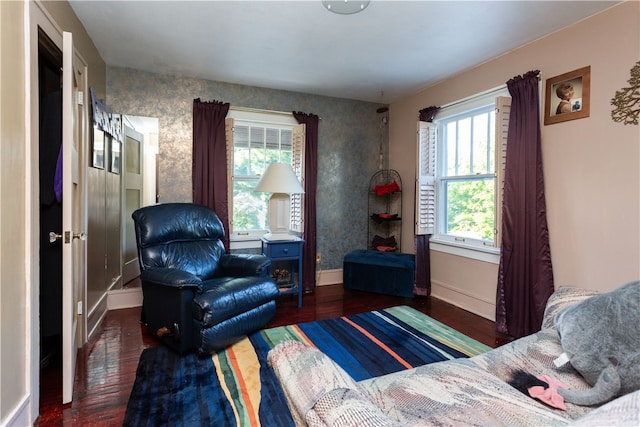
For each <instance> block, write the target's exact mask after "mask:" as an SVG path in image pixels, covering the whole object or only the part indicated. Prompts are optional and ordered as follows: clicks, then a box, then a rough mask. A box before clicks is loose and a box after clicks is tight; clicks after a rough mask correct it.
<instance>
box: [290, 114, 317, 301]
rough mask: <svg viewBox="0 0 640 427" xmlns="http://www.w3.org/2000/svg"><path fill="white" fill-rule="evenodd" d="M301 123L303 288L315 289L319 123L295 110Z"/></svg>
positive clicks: (315, 117) (313, 117)
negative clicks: (302, 155) (302, 134)
mask: <svg viewBox="0 0 640 427" xmlns="http://www.w3.org/2000/svg"><path fill="white" fill-rule="evenodd" d="M293 117H295V119H296V120H297V121H298V123H300V124H304V125H306V136H305V146H304V153H305V154H304V218H303V220H304V230H303V231H302V238H303V239H304V244H303V253H302V271H303V272H304V274H303V276H304V277H303V280H302V288H303V289H304V290H305V291H313V290H314V289H315V288H316V274H315V271H316V188H317V187H318V183H317V181H318V123H319V121H320V118H319V117H318V116H316V115H315V114H305V113H300V112H295V111H294V112H293Z"/></svg>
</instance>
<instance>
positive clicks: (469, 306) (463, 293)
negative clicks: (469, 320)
mask: <svg viewBox="0 0 640 427" xmlns="http://www.w3.org/2000/svg"><path fill="white" fill-rule="evenodd" d="M431 296H432V297H435V298H438V299H440V300H442V301H445V302H448V303H450V304H453V305H455V306H456V307H460V308H462V309H464V310H467V311H470V312H471V313H474V314H477V315H478V316H481V317H484V318H485V319H489V320H491V321H492V322H495V321H496V303H495V301H489V300H488V299H486V298H484V297H482V296H480V295H473V293H471V292H469V291H467V290H465V289H460V288H456V287H455V286H451V285H448V284H446V283H442V282H438V281H437V280H433V279H432V280H431Z"/></svg>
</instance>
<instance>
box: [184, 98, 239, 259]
mask: <svg viewBox="0 0 640 427" xmlns="http://www.w3.org/2000/svg"><path fill="white" fill-rule="evenodd" d="M229 107H230V104H229V103H223V102H221V101H205V102H203V101H201V100H200V98H197V99H194V100H193V151H192V157H193V158H192V172H191V173H192V189H193V195H192V199H193V203H196V204H199V205H204V206H207V207H209V208H211V209H213V210H214V211H215V212H216V213H217V214H218V217H219V218H220V220H221V221H222V225H223V227H224V232H225V235H224V239H223V242H224V246H225V250H226V251H227V252H229V248H230V247H229V231H230V230H229V202H228V199H227V193H228V186H227V144H226V140H225V118H226V117H227V113H228V112H229Z"/></svg>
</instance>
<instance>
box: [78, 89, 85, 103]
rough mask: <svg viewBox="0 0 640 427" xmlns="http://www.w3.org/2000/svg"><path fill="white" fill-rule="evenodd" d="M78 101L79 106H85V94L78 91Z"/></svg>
mask: <svg viewBox="0 0 640 427" xmlns="http://www.w3.org/2000/svg"><path fill="white" fill-rule="evenodd" d="M77 101H78V102H77V103H78V105H84V92H82V91H78V94H77Z"/></svg>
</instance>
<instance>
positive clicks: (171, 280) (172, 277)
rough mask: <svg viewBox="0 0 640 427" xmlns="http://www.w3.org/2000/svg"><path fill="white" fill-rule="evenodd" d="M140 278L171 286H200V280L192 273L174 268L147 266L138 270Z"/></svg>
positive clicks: (148, 281) (144, 280) (143, 280)
mask: <svg viewBox="0 0 640 427" xmlns="http://www.w3.org/2000/svg"><path fill="white" fill-rule="evenodd" d="M140 280H141V281H142V282H146V283H155V284H158V285H163V286H171V287H173V288H198V289H199V288H200V287H201V284H202V280H200V278H199V277H198V276H196V275H194V274H191V273H189V272H187V271H184V270H178V269H176V268H148V269H146V270H142V271H141V272H140Z"/></svg>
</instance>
